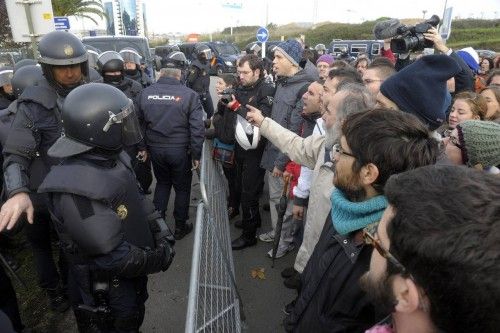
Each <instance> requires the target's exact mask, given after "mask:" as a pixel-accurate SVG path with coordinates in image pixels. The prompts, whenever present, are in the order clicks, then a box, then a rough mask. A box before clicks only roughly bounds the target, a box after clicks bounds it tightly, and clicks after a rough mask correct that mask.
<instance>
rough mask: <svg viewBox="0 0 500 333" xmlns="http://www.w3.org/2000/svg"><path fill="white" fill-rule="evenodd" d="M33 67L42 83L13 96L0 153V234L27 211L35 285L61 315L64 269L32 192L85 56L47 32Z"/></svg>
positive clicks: (50, 161)
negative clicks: (0, 158) (1, 194)
mask: <svg viewBox="0 0 500 333" xmlns="http://www.w3.org/2000/svg"><path fill="white" fill-rule="evenodd" d="M38 51H39V53H40V58H39V63H40V64H41V68H42V72H43V79H41V80H40V81H39V82H38V84H37V85H35V86H30V87H27V88H25V89H24V91H23V93H22V94H21V96H20V97H19V98H18V103H17V113H16V115H15V118H14V121H13V122H12V127H11V129H10V131H9V133H8V136H7V140H6V142H5V146H4V149H3V154H4V164H3V167H4V168H3V171H4V179H5V194H6V196H7V198H8V200H7V201H6V202H5V203H4V204H3V206H2V208H1V210H0V231H1V230H2V229H4V228H5V227H7V228H8V229H10V228H12V227H13V225H14V224H15V223H16V222H17V220H18V219H19V217H20V215H21V214H22V213H24V212H26V213H27V219H28V221H29V222H30V223H33V221H34V223H33V224H28V225H27V228H26V233H27V238H28V240H29V242H30V243H31V246H32V249H33V254H34V260H35V264H36V265H35V266H36V269H37V273H38V277H39V285H40V287H42V288H43V289H45V290H46V291H47V293H48V296H49V298H50V304H51V307H52V308H53V309H55V310H58V311H65V310H66V309H67V308H68V306H69V303H68V301H67V299H66V297H65V294H64V291H63V286H62V284H61V280H62V283H63V284H64V283H65V280H66V275H67V274H66V272H67V267H66V265H65V261H64V258H63V256H60V259H59V271H60V274H61V278H60V276H59V274H58V272H57V269H56V265H55V263H54V259H53V256H52V248H51V239H50V214H49V212H48V210H47V206H46V201H45V199H46V198H45V196H44V195H40V194H37V189H38V186H39V185H40V183H41V182H42V181H43V179H44V178H45V175H46V174H47V172H48V170H49V169H50V167H51V166H53V165H55V164H57V163H58V162H59V160H58V159H55V158H52V157H50V156H48V155H47V150H48V149H49V147H50V146H51V145H52V144H53V143H54V142H55V141H56V140H57V139H58V138H59V137H60V136H61V132H62V125H61V115H60V106H61V105H62V102H63V100H64V98H65V97H66V96H67V95H68V94H69V93H70V91H71V90H73V89H74V88H76V87H78V86H79V85H81V84H83V83H85V82H86V81H87V79H88V64H87V52H86V50H85V48H84V46H83V44H82V42H81V41H80V40H79V39H78V38H77V37H76V36H75V35H73V34H71V33H68V32H64V31H53V32H50V33H48V34H47V35H45V36H44V37H43V38H42V39H41V40H40V42H39V45H38Z"/></svg>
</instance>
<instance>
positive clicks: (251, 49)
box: [245, 42, 262, 55]
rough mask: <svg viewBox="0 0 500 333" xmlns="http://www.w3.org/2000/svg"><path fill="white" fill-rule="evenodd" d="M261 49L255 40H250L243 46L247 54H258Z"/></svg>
mask: <svg viewBox="0 0 500 333" xmlns="http://www.w3.org/2000/svg"><path fill="white" fill-rule="evenodd" d="M261 50H262V47H261V46H260V45H259V44H257V43H256V42H251V43H249V44H247V46H245V52H246V53H247V54H257V55H258V54H259V53H260V51H261Z"/></svg>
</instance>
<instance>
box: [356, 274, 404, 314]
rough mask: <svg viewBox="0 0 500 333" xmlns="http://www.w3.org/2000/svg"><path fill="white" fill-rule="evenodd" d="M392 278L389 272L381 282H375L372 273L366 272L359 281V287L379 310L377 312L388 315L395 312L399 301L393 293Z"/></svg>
mask: <svg viewBox="0 0 500 333" xmlns="http://www.w3.org/2000/svg"><path fill="white" fill-rule="evenodd" d="M391 280H392V279H391V278H390V277H388V276H387V272H385V273H384V275H383V276H382V277H381V278H380V279H379V280H376V281H375V280H373V279H372V278H371V275H370V272H369V271H368V272H366V273H365V274H363V276H361V278H360V279H359V286H360V287H361V289H362V290H364V291H365V292H366V294H367V295H368V297H369V298H370V300H371V301H372V303H373V304H374V305H375V307H376V308H377V312H380V313H381V314H383V315H388V314H390V313H392V312H394V307H395V306H396V304H397V300H396V298H395V297H394V294H393V293H392V288H391Z"/></svg>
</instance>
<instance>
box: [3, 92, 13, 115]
mask: <svg viewBox="0 0 500 333" xmlns="http://www.w3.org/2000/svg"><path fill="white" fill-rule="evenodd" d="M0 89H2V88H1V87H0ZM12 101H13V98H11V96H9V95H7V94H6V93H5V92H3V89H2V91H0V110H3V109H6V108H7V107H8V106H9V104H10V103H12Z"/></svg>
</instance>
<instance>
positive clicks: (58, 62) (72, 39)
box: [38, 30, 89, 96]
mask: <svg viewBox="0 0 500 333" xmlns="http://www.w3.org/2000/svg"><path fill="white" fill-rule="evenodd" d="M38 52H39V53H40V57H39V58H38V62H39V63H40V64H41V65H42V71H43V75H44V76H45V78H46V79H47V81H48V82H49V83H50V84H51V85H52V86H53V87H54V88H55V89H56V90H57V93H58V94H59V95H62V96H66V95H67V94H68V93H69V92H70V91H71V89H73V88H74V87H75V86H76V85H75V86H71V87H67V86H63V85H61V84H60V83H59V82H57V81H56V80H55V78H54V73H53V71H52V67H53V66H72V65H77V64H80V67H81V72H82V75H83V76H84V77H83V80H84V81H87V79H88V76H89V67H88V55H87V50H86V49H85V46H84V45H83V43H82V42H81V41H80V40H79V39H78V38H77V37H76V36H75V35H73V34H72V33H69V32H66V31H59V30H58V31H52V32H49V33H48V34H46V35H45V36H43V37H42V39H40V43H39V44H38ZM79 84H81V82H79V83H78V84H77V85H79Z"/></svg>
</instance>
